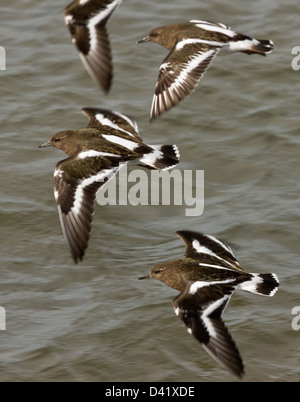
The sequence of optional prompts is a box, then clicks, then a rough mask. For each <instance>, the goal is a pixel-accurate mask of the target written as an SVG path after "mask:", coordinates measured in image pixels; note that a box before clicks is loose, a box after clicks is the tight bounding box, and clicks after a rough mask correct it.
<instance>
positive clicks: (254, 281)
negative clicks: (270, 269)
mask: <svg viewBox="0 0 300 402" xmlns="http://www.w3.org/2000/svg"><path fill="white" fill-rule="evenodd" d="M250 275H251V279H249V280H248V281H245V282H243V283H241V284H240V285H239V287H240V288H241V289H243V290H246V291H247V292H251V293H257V294H259V295H262V296H274V294H275V293H276V292H277V289H278V286H279V280H278V277H277V275H276V274H250Z"/></svg>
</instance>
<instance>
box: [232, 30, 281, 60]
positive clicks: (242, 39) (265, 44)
mask: <svg viewBox="0 0 300 402" xmlns="http://www.w3.org/2000/svg"><path fill="white" fill-rule="evenodd" d="M229 47H230V50H231V51H233V52H243V53H247V54H254V53H257V54H261V55H262V56H266V54H268V53H271V52H272V50H273V49H274V43H273V42H272V41H271V40H267V39H252V38H250V37H249V36H242V35H237V36H236V38H235V40H232V41H231V42H230V43H229Z"/></svg>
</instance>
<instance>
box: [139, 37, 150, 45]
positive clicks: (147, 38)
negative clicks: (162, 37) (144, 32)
mask: <svg viewBox="0 0 300 402" xmlns="http://www.w3.org/2000/svg"><path fill="white" fill-rule="evenodd" d="M150 41H151V39H150V36H145V38H143V39H141V40H138V41H137V43H144V42H150Z"/></svg>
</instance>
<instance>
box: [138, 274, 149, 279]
mask: <svg viewBox="0 0 300 402" xmlns="http://www.w3.org/2000/svg"><path fill="white" fill-rule="evenodd" d="M149 278H150V274H148V275H145V276H141V277H140V278H139V279H149Z"/></svg>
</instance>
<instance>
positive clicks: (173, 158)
mask: <svg viewBox="0 0 300 402" xmlns="http://www.w3.org/2000/svg"><path fill="white" fill-rule="evenodd" d="M179 157H180V154H179V150H178V148H177V146H176V145H149V146H148V147H147V150H145V152H144V154H143V157H142V158H141V159H140V162H141V163H142V164H143V165H146V166H147V167H148V168H151V169H162V170H166V169H171V168H173V167H174V166H176V165H177V163H178V162H179Z"/></svg>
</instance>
